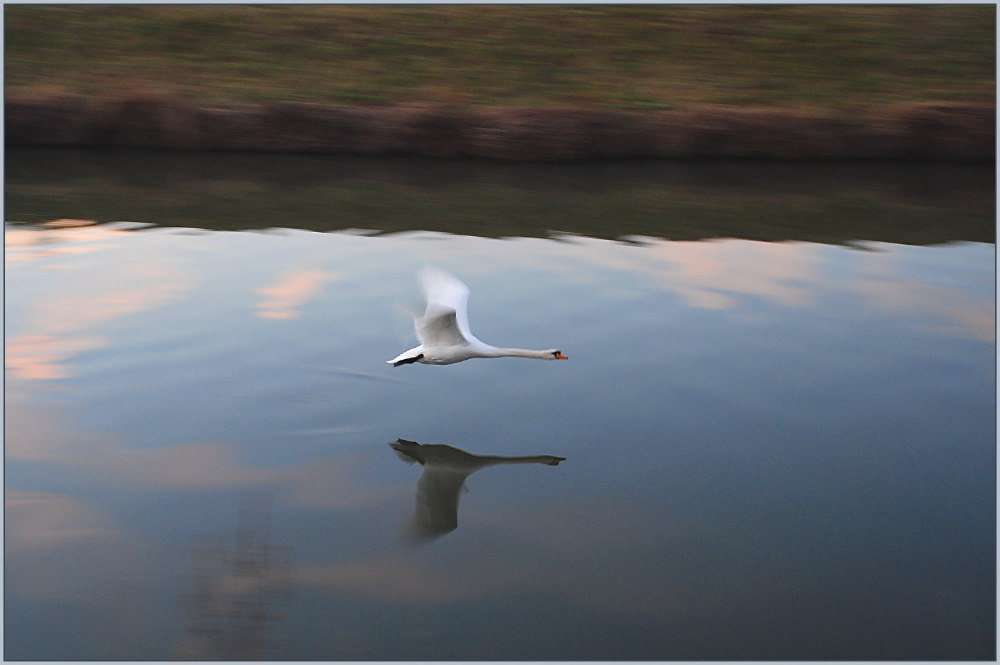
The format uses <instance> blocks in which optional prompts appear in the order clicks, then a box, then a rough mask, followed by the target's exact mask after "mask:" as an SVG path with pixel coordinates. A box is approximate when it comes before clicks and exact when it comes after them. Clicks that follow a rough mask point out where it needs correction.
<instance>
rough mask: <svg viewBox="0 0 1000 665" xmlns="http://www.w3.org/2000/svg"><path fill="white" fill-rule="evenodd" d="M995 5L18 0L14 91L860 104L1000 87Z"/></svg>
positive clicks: (485, 102)
mask: <svg viewBox="0 0 1000 665" xmlns="http://www.w3.org/2000/svg"><path fill="white" fill-rule="evenodd" d="M995 13H996V10H995V7H993V6H992V5H944V4H942V5H915V6H897V5H882V6H856V5H845V6H837V5H813V6H796V5H791V6H782V5H777V6H762V5H750V6H704V5H698V6H694V5H691V6H685V5H659V6H651V5H647V6H565V5H562V6H560V5H548V6H546V5H541V6H519V5H508V6H495V5H489V6H449V5H439V6H419V5H415V6H398V5H383V6H371V5H368V6H362V5H320V6H290V5H270V6H267V5H245V6H226V5H217V6H211V5H161V6H147V5H94V6H82V7H81V6H72V5H62V6H31V5H6V6H5V7H4V16H5V28H6V35H5V47H6V52H5V65H6V68H5V72H6V81H5V83H6V90H7V93H8V95H11V94H14V95H17V94H28V95H30V94H42V93H51V92H58V91H67V92H74V93H83V94H86V95H92V96H97V97H108V96H115V95H121V94H127V93H129V92H132V91H134V90H137V89H142V90H154V91H159V92H168V93H176V94H179V95H182V96H186V97H190V98H192V99H195V100H202V101H207V102H213V101H248V102H249V101H264V100H276V99H280V100H295V101H312V102H321V103H334V104H379V105H383V104H405V103H414V102H424V101H430V102H439V103H440V102H444V103H453V104H455V105H458V106H470V107H475V106H490V105H524V106H552V105H574V106H581V105H582V106H590V105H596V106H605V107H617V108H635V109H684V108H689V107H691V106H694V105H697V104H704V103H718V104H732V105H744V106H778V107H791V108H806V109H827V110H829V109H834V110H836V109H842V110H850V109H855V108H860V107H866V106H871V105H874V104H886V103H894V102H907V101H926V100H936V101H951V100H968V101H989V100H992V99H993V98H994V95H995V66H994V65H995V27H996V26H995Z"/></svg>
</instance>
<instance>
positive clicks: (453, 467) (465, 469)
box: [389, 439, 566, 541]
mask: <svg viewBox="0 0 1000 665" xmlns="http://www.w3.org/2000/svg"><path fill="white" fill-rule="evenodd" d="M389 445H390V446H391V447H392V449H393V450H395V451H396V454H397V455H398V456H399V458H400V459H401V460H403V461H404V462H406V463H407V464H413V463H414V462H419V463H420V465H421V466H422V467H423V469H424V470H423V473H421V474H420V480H418V481H417V502H416V508H415V510H414V512H413V518H412V519H411V520H410V524H409V528H408V531H407V536H408V537H409V539H411V540H415V541H427V540H431V539H434V538H438V537H439V536H443V535H444V534H446V533H448V532H450V531H454V530H455V529H456V528H458V499H459V493H460V492H461V491H462V489H463V488H464V487H465V479H466V478H467V477H468V476H469V475H471V474H472V473H474V472H476V471H478V470H479V469H482V468H483V467H487V466H494V465H497V464H548V465H549V466H556V465H557V464H559V462H562V461H564V460H565V459H566V458H565V457H556V456H555V455H532V456H530V457H499V456H496V455H473V454H471V453H467V452H465V451H464V450H459V449H458V448H453V447H451V446H446V445H444V444H437V443H425V444H420V443H417V442H416V441H407V440H406V439H396V440H395V441H394V442H392V443H390V444H389Z"/></svg>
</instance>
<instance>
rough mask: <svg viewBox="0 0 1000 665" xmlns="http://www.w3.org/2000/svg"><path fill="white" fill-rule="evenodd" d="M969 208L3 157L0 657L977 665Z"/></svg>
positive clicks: (812, 180)
mask: <svg viewBox="0 0 1000 665" xmlns="http://www.w3.org/2000/svg"><path fill="white" fill-rule="evenodd" d="M994 184H995V172H994V170H993V168H992V167H979V166H962V165H920V164H840V165H819V164H817V165H796V164H760V163H753V162H746V163H743V162H729V163H719V164H712V163H675V164H662V163H655V162H649V163H644V162H624V163H601V164H532V165H525V164H486V163H479V162H433V161H423V160H409V159H398V160H375V159H372V160H364V159H335V158H323V157H318V156H291V155H287V156H253V155H182V154H169V153H166V154H156V153H141V152H134V153H133V152H113V151H111V152H98V151H94V152H88V151H71V150H37V149H36V150H29V149H22V150H9V151H8V153H7V160H6V199H5V208H6V209H5V220H6V224H5V237H6V244H5V316H6V328H5V334H6V354H5V357H6V371H5V377H6V383H5V406H6V409H5V411H6V413H5V415H6V418H5V462H6V464H5V502H6V503H5V534H4V535H5V564H6V565H5V568H6V570H5V572H6V575H5V589H4V591H5V611H4V621H5V639H4V641H5V658H6V659H7V660H174V659H182V658H191V659H203V660H219V659H241V660H268V659H270V660H318V661H323V660H390V661H391V660H783V659H793V660H920V659H931V660H934V659H941V660H962V659H966V660H993V659H995V645H996V631H995V627H996V610H995V601H996V575H995V567H996V545H995V531H996V447H995V444H996V375H995V369H996V350H995V332H996V325H995V285H996V276H995V260H996V249H995V236H994V220H995V207H994V200H995V191H994V190H995V188H994ZM426 265H434V266H439V267H441V268H444V269H446V270H448V271H450V272H451V273H453V274H454V275H456V276H457V277H459V278H460V279H461V280H462V281H464V282H465V283H466V284H468V286H469V288H470V291H471V296H470V300H469V319H470V323H471V327H472V330H473V332H474V333H475V334H476V335H477V336H478V337H480V338H481V339H483V340H484V341H486V342H489V343H493V344H496V345H499V346H518V347H525V348H535V349H549V348H553V349H560V350H561V351H562V352H563V353H564V354H566V355H567V356H568V360H560V361H558V362H539V361H537V360H532V359H523V358H501V359H488V360H484V359H473V360H470V361H467V362H463V363H459V364H456V365H449V366H428V365H420V364H415V365H405V366H401V367H392V366H391V365H389V364H387V363H386V361H387V360H389V359H391V358H393V357H394V356H396V355H397V354H398V353H400V352H402V351H404V350H406V349H408V348H410V347H412V346H414V345H415V344H416V340H415V336H414V330H413V322H412V318H411V313H412V312H413V311H415V310H422V307H423V301H422V296H421V293H420V289H419V283H418V278H417V276H418V273H419V272H420V270H421V268H422V267H424V266H426ZM399 439H402V440H405V441H412V442H417V443H420V444H441V445H444V446H448V447H449V448H437V449H433V450H436V451H439V452H440V453H441V455H442V456H443V458H447V459H446V460H445V462H439V463H432V462H430V461H428V462H427V464H426V465H425V466H421V464H420V463H413V464H409V463H406V461H407V460H405V459H403V457H405V455H401V454H397V452H396V451H395V450H394V449H393V448H392V447H390V445H389V444H390V443H393V442H397V440H399ZM426 450H431V449H426ZM469 455H476V456H505V457H522V456H536V455H552V456H558V457H563V458H565V461H562V462H561V463H559V464H558V465H554V466H553V465H547V464H538V463H526V464H518V465H512V464H499V465H494V466H490V467H488V468H480V469H478V470H475V472H474V473H470V472H471V471H473V470H474V469H475V467H476V465H477V464H478V462H475V460H476V459H478V458H473V457H469ZM448 460H450V462H449V461H448ZM470 460H472V461H470ZM410 461H412V460H410ZM435 464H437V466H435ZM449 464H450V465H451V466H449ZM466 474H469V475H468V477H467V478H465V480H464V484H463V477H464V476H465V475H466ZM456 501H457V502H458V506H457V513H456V512H455V502H456ZM449 511H451V515H450V518H454V521H453V522H452V523H450V525H448V526H445V527H443V528H435V529H428V528H424V527H426V525H427V524H428V523H429V522H428V521H429V520H430V521H433V520H438V519H439V518H440V519H441V520H444V521H445V522H447V521H448V519H449V514H448V513H449ZM436 523H437V522H436ZM422 525H423V526H422ZM415 532H420V533H421V534H422V536H423V537H420V538H414V537H413V535H414V533H415Z"/></svg>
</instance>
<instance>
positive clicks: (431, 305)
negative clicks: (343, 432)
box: [386, 268, 566, 367]
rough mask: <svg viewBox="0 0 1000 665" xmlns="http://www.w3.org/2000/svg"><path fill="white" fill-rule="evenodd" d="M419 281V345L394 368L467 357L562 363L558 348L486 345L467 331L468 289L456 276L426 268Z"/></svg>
mask: <svg viewBox="0 0 1000 665" xmlns="http://www.w3.org/2000/svg"><path fill="white" fill-rule="evenodd" d="M420 281H421V284H422V286H423V289H424V295H425V296H426V298H427V308H426V309H425V310H424V315H423V316H421V317H417V316H414V322H415V324H416V329H417V339H418V340H420V346H415V347H413V348H412V349H410V350H408V351H404V352H403V353H401V354H399V355H398V356H396V357H395V358H393V359H392V360H387V361H386V362H388V363H389V364H391V365H392V366H393V367H399V366H400V365H408V364H410V363H424V364H426V365H451V364H452V363H458V362H462V361H463V360H468V359H470V358H502V357H506V356H516V357H520V358H539V359H542V360H555V359H562V360H565V359H566V356H564V355H563V354H562V353H560V352H559V350H558V349H548V350H546V351H532V350H530V349H505V348H499V347H496V346H491V345H489V344H485V343H483V342H481V341H479V340H478V339H476V337H475V336H474V335H473V334H472V333H471V332H469V317H468V314H467V313H466V306H467V304H468V301H469V287H467V286H466V285H465V284H463V283H462V282H461V281H460V280H459V279H458V278H457V277H454V276H453V275H450V274H448V273H446V272H444V271H443V270H440V269H437V268H425V269H424V270H423V271H422V272H421V274H420Z"/></svg>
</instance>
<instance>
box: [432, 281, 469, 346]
mask: <svg viewBox="0 0 1000 665" xmlns="http://www.w3.org/2000/svg"><path fill="white" fill-rule="evenodd" d="M420 283H421V285H422V286H423V289H424V295H425V296H426V297H427V311H426V312H425V313H424V318H427V317H428V315H430V314H434V315H435V316H439V315H440V314H441V313H443V312H446V311H447V310H452V311H454V313H455V323H454V325H456V326H457V330H458V333H459V334H460V335H461V336H462V337H463V338H464V339H466V340H474V339H476V338H475V337H474V336H473V334H472V331H471V330H469V315H468V305H469V287H468V286H466V285H465V284H464V283H463V282H462V280H460V279H458V278H457V277H455V276H454V275H452V274H451V273H448V272H445V271H444V270H441V269H440V268H433V267H430V266H428V267H426V268H424V269H423V270H422V271H421V273H420Z"/></svg>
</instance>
